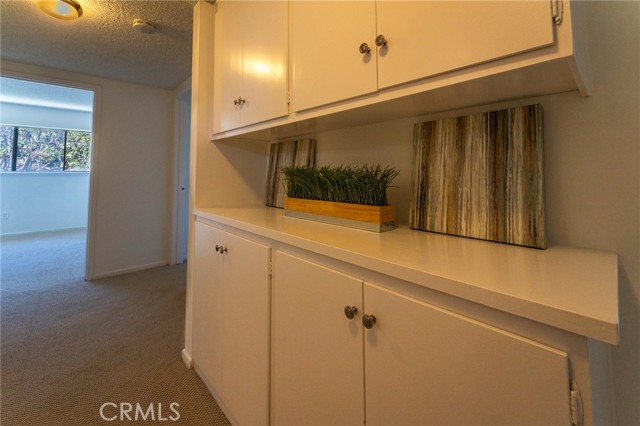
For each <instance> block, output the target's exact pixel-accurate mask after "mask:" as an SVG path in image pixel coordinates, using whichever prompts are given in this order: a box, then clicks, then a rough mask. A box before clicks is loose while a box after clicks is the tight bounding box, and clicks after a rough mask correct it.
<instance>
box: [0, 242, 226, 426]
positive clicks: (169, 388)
mask: <svg viewBox="0 0 640 426" xmlns="http://www.w3.org/2000/svg"><path fill="white" fill-rule="evenodd" d="M84 245H85V234H84V232H71V233H51V234H46V235H43V236H40V237H38V238H35V237H21V238H14V237H10V238H3V239H2V246H1V256H2V270H1V274H2V275H0V279H1V280H2V288H1V311H0V314H1V321H2V323H1V331H2V335H1V357H2V358H1V367H2V371H1V382H0V390H1V394H0V397H1V410H2V411H1V417H0V418H1V422H0V423H1V424H2V425H3V426H14V425H15V426H31V425H34V426H36V425H37V426H48V425H51V426H55V425H64V426H71V425H113V424H132V425H133V424H158V423H160V424H181V425H194V426H198V425H203V426H204V425H228V424H229V423H228V421H227V419H226V418H225V417H224V415H223V414H222V413H221V411H220V409H219V408H218V406H217V405H216V403H215V401H214V399H213V398H212V397H211V395H210V394H209V392H208V391H207V389H206V388H205V386H204V384H203V383H202V381H201V380H200V379H199V377H198V376H197V375H196V374H195V372H194V371H193V370H188V369H187V368H186V367H185V366H184V364H183V363H182V360H181V358H180V352H181V350H182V348H183V342H184V336H183V334H184V331H183V330H184V329H183V327H184V309H185V281H186V278H185V277H186V267H185V266H184V265H182V266H167V267H162V268H156V269H152V270H148V271H142V272H136V273H131V274H127V275H122V276H118V277H113V278H106V279H102V280H97V281H94V282H85V281H84V279H83V275H84ZM105 403H107V405H105V407H104V410H103V415H104V416H105V417H106V418H114V416H120V408H121V404H124V405H122V407H123V408H124V409H125V411H127V409H128V407H129V405H128V404H131V407H132V410H131V411H130V412H129V413H128V414H129V416H130V417H131V418H132V419H134V418H135V410H136V404H138V405H139V406H140V408H141V409H142V410H141V411H140V412H139V413H138V421H137V422H136V421H129V420H128V419H127V417H126V415H124V417H123V420H124V422H121V421H120V417H118V418H117V419H115V420H114V421H105V420H102V418H101V415H100V408H101V406H102V405H103V404H105ZM172 403H175V404H178V405H175V404H174V405H173V408H174V409H175V411H174V410H171V404H172ZM150 404H153V419H152V413H151V412H150V411H149V405H150ZM176 412H177V413H179V419H178V420H177V421H172V419H175V418H176V417H177V416H178V415H177V413H176ZM143 418H146V421H143V420H142V419H143ZM162 419H166V420H162Z"/></svg>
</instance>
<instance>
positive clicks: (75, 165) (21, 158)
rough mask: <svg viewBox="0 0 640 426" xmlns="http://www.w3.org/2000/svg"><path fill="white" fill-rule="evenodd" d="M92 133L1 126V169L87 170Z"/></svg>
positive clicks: (26, 170)
mask: <svg viewBox="0 0 640 426" xmlns="http://www.w3.org/2000/svg"><path fill="white" fill-rule="evenodd" d="M90 151H91V133H90V132H81V131H74V130H56V129H42V128H33V127H15V126H0V165H1V170H2V171H22V172H48V171H88V170H89V162H90Z"/></svg>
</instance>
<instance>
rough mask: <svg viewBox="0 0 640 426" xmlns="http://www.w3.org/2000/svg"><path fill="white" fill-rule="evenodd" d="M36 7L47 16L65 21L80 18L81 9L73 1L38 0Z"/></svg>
mask: <svg viewBox="0 0 640 426" xmlns="http://www.w3.org/2000/svg"><path fill="white" fill-rule="evenodd" d="M38 7H39V8H40V10H42V11H43V12H44V13H46V14H47V15H50V16H53V17H54V18H58V19H63V20H65V21H69V20H71V19H76V18H79V17H81V16H82V7H80V4H79V3H78V2H77V1H75V0H40V1H38Z"/></svg>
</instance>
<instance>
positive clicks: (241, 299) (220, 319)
mask: <svg viewBox="0 0 640 426" xmlns="http://www.w3.org/2000/svg"><path fill="white" fill-rule="evenodd" d="M195 244H196V256H195V262H196V264H195V267H194V292H193V306H194V308H193V311H194V313H193V315H194V319H193V359H194V363H195V366H196V368H197V369H198V370H199V372H200V373H201V374H203V375H204V378H205V381H206V382H207V384H208V385H209V386H210V387H211V388H212V389H213V391H214V394H215V395H216V397H217V398H218V399H219V402H220V403H221V405H222V407H223V408H224V410H225V413H226V414H227V416H228V417H229V419H230V420H231V421H232V422H233V423H234V424H238V425H266V424H268V423H269V298H270V290H269V261H270V256H271V248H270V247H267V246H264V245H261V244H258V243H256V242H254V241H251V240H248V239H245V238H242V237H239V236H237V235H234V234H230V233H228V232H225V231H222V230H220V229H217V228H214V227H211V226H209V225H207V224H203V223H200V222H196V230H195Z"/></svg>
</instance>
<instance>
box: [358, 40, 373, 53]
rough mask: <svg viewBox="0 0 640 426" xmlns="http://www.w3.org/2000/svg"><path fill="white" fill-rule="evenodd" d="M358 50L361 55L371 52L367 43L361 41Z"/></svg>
mask: <svg viewBox="0 0 640 426" xmlns="http://www.w3.org/2000/svg"><path fill="white" fill-rule="evenodd" d="M358 50H360V53H362V54H363V55H366V54H367V53H371V48H370V47H369V45H368V44H367V43H362V44H361V45H360V48H359V49H358Z"/></svg>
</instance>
